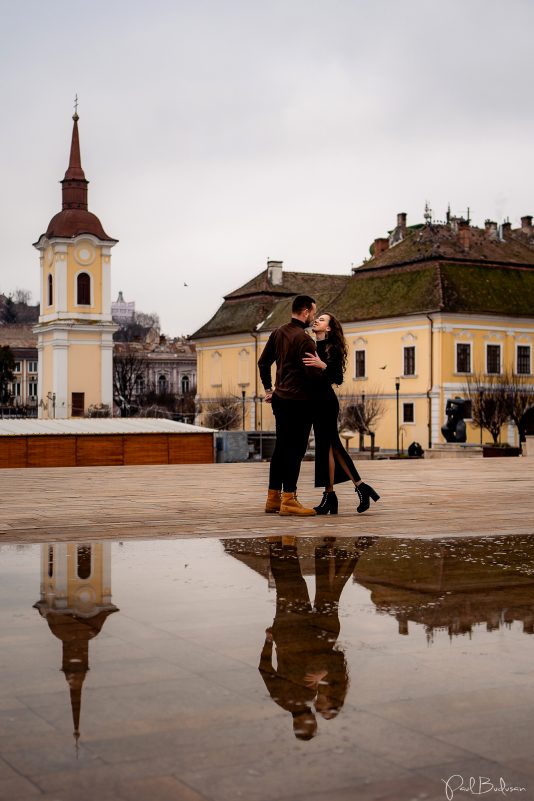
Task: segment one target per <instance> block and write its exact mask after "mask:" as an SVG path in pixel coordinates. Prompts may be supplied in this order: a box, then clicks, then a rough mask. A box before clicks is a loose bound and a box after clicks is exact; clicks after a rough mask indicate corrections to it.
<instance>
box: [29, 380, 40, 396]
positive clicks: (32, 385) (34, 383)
mask: <svg viewBox="0 0 534 801" xmlns="http://www.w3.org/2000/svg"><path fill="white" fill-rule="evenodd" d="M32 390H33V392H32ZM37 392H38V389H37V381H28V397H29V398H36V397H37Z"/></svg>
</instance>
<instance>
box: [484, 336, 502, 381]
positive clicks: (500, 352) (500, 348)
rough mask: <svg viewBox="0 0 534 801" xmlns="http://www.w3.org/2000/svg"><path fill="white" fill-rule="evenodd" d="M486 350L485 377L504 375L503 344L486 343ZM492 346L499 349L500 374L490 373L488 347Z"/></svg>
mask: <svg viewBox="0 0 534 801" xmlns="http://www.w3.org/2000/svg"><path fill="white" fill-rule="evenodd" d="M484 344H485V348H484V356H485V359H484V374H485V375H502V343H501V342H485V343H484ZM490 345H491V346H492V347H494V348H499V372H498V373H490V372H489V371H488V347H489V346H490Z"/></svg>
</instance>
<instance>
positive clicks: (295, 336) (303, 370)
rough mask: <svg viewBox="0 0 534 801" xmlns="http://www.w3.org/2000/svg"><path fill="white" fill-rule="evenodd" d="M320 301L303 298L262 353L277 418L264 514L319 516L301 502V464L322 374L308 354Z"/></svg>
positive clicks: (267, 398)
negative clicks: (315, 387) (316, 385)
mask: <svg viewBox="0 0 534 801" xmlns="http://www.w3.org/2000/svg"><path fill="white" fill-rule="evenodd" d="M315 311H316V304H315V300H314V299H313V298H311V297H309V296H308V295H298V296H297V297H296V298H295V299H294V301H293V305H292V307H291V322H289V323H286V325H282V326H280V328H277V329H276V330H274V331H273V332H272V334H271V336H270V337H269V340H268V341H267V344H266V345H265V348H264V350H263V353H262V354H261V356H260V358H259V361H258V366H259V369H260V378H261V381H262V383H263V386H264V388H265V401H266V402H267V403H272V407H273V414H274V417H275V420H276V445H275V449H274V453H273V456H272V459H271V467H270V471H269V491H268V494H267V503H266V505H265V511H266V512H268V513H273V512H280V514H281V515H302V516H307V515H314V514H315V509H307V508H305V507H304V506H302V505H301V504H300V503H299V501H298V500H297V495H296V493H297V481H298V477H299V473H300V464H301V462H302V459H303V457H304V454H305V453H306V448H307V445H308V437H309V436H310V431H311V426H312V406H311V399H312V391H313V383H314V380H316V379H317V378H318V377H319V376H320V375H321V373H322V370H321V368H319V367H306V366H305V365H304V362H303V361H302V360H303V358H304V356H305V355H306V353H308V354H309V353H315V350H316V349H315V343H314V341H313V340H312V338H311V337H310V336H309V335H308V334H307V333H306V330H305V329H306V328H307V327H308V326H310V325H311V323H312V322H313V320H314V318H315ZM274 362H276V383H275V389H274V391H273V388H272V378H271V366H272V364H273V363H274Z"/></svg>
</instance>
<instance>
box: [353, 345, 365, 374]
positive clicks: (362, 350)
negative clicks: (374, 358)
mask: <svg viewBox="0 0 534 801" xmlns="http://www.w3.org/2000/svg"><path fill="white" fill-rule="evenodd" d="M357 353H363V375H356V354H357ZM366 378H367V348H358V347H356V348H355V350H354V380H355V381H364V380H365V379H366Z"/></svg>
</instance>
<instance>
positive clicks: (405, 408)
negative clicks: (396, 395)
mask: <svg viewBox="0 0 534 801" xmlns="http://www.w3.org/2000/svg"><path fill="white" fill-rule="evenodd" d="M402 422H403V423H415V406H414V404H413V403H403V404H402Z"/></svg>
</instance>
